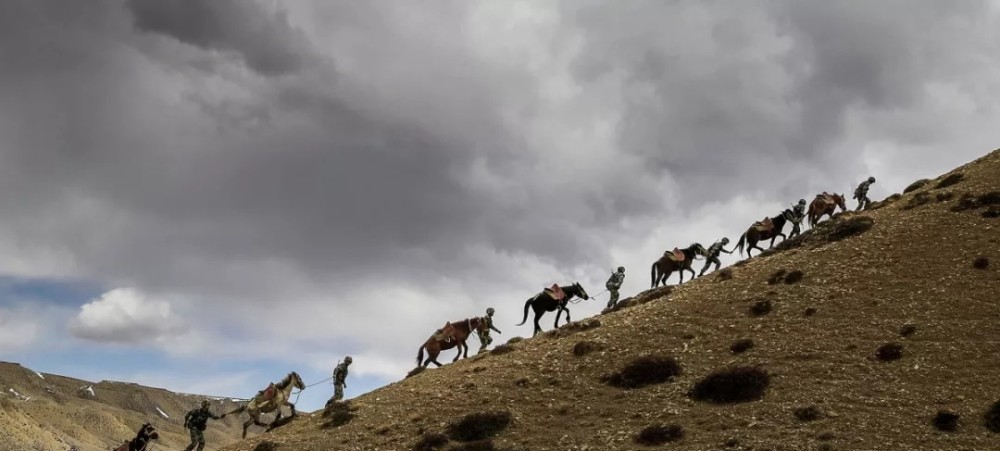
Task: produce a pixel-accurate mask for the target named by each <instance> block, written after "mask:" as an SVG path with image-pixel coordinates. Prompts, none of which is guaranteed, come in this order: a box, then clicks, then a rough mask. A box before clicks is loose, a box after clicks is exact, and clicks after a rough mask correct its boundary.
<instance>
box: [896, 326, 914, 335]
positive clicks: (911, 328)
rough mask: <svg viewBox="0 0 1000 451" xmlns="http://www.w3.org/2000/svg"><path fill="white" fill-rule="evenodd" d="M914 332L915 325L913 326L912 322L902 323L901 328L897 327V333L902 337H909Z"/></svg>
mask: <svg viewBox="0 0 1000 451" xmlns="http://www.w3.org/2000/svg"><path fill="white" fill-rule="evenodd" d="M916 332H917V326H914V325H913V324H907V325H904V326H903V327H902V328H900V329H899V334H900V335H902V336H904V337H909V336H911V335H913V334H914V333H916Z"/></svg>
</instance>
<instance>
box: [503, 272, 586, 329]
mask: <svg viewBox="0 0 1000 451" xmlns="http://www.w3.org/2000/svg"><path fill="white" fill-rule="evenodd" d="M573 296H576V297H579V298H581V299H584V300H586V299H590V295H588V294H587V291H586V290H584V289H583V287H582V286H580V283H579V282H575V283H573V285H568V286H564V287H561V286H559V285H552V286H551V287H549V288H546V289H544V290H542V292H541V293H538V294H536V295H535V296H534V297H532V298H530V299H528V300H527V301H526V302H525V303H524V319H523V320H521V324H518V326H521V325H524V323H525V322H526V321H528V308H529V307H530V308H532V309H534V310H535V330H534V332H532V334H531V336H532V337H534V336H535V335H538V333H539V332H541V331H542V326H539V325H538V320H539V319H541V317H542V315H544V314H545V312H551V311H554V310H558V312H557V313H556V322H555V326H554V327H556V328H558V327H559V317H560V316H562V312H566V322H567V323H568V322H570V321H571V320H570V318H569V309H568V308H566V303H567V302H569V300H570V299H572V298H573Z"/></svg>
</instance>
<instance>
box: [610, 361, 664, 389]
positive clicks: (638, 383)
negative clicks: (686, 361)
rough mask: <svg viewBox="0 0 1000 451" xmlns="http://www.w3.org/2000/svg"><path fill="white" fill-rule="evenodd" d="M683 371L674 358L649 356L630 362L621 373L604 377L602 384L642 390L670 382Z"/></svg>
mask: <svg viewBox="0 0 1000 451" xmlns="http://www.w3.org/2000/svg"><path fill="white" fill-rule="evenodd" d="M682 371H683V369H682V368H681V365H680V363H678V362H677V359H675V358H673V357H667V356H659V355H648V356H643V357H639V358H637V359H635V360H633V361H631V362H629V363H628V364H627V365H625V367H624V368H622V369H621V371H618V372H615V373H612V374H610V375H606V376H602V377H601V382H603V383H605V384H608V385H610V386H612V387H619V388H625V389H634V388H642V387H646V386H648V385H654V384H662V383H664V382H669V381H670V380H671V379H673V378H674V377H676V376H678V375H680V374H681V372H682Z"/></svg>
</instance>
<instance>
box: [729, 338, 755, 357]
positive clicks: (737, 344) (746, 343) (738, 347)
mask: <svg viewBox="0 0 1000 451" xmlns="http://www.w3.org/2000/svg"><path fill="white" fill-rule="evenodd" d="M752 347H753V340H751V339H749V338H744V339H742V340H736V341H734V342H733V344H732V346H730V347H729V350H730V351H733V353H734V354H741V353H744V352H746V351H748V350H750V348H752Z"/></svg>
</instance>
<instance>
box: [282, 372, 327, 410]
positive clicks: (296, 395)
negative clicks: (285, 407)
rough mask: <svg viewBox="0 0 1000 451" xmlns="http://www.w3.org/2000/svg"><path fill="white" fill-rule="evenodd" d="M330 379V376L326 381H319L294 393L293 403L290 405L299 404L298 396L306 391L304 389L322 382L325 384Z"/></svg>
mask: <svg viewBox="0 0 1000 451" xmlns="http://www.w3.org/2000/svg"><path fill="white" fill-rule="evenodd" d="M331 379H333V376H330V377H328V378H326V379H323V380H321V381H319V382H316V383H315V384H309V385H306V386H305V388H303V389H302V390H299V391H298V392H297V393H295V402H293V403H292V404H298V402H299V395H301V394H302V392H304V391H306V388H309V387H313V386H316V385H319V384H322V383H323V382H326V381H328V380H331Z"/></svg>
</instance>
